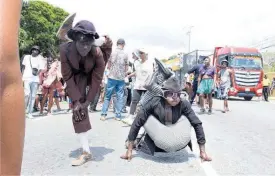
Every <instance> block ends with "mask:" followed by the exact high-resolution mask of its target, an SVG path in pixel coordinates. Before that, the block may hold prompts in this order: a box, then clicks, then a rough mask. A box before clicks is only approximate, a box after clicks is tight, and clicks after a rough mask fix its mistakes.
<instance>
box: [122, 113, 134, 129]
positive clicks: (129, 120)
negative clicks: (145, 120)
mask: <svg viewBox="0 0 275 176" xmlns="http://www.w3.org/2000/svg"><path fill="white" fill-rule="evenodd" d="M122 122H123V123H125V124H127V125H129V126H131V125H132V123H133V122H134V115H129V116H128V117H127V118H125V119H123V120H122Z"/></svg>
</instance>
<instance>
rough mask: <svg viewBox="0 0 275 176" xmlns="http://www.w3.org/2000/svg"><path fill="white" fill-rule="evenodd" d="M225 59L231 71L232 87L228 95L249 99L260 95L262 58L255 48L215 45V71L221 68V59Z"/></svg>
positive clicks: (261, 88) (261, 89) (261, 87)
mask: <svg viewBox="0 0 275 176" xmlns="http://www.w3.org/2000/svg"><path fill="white" fill-rule="evenodd" d="M224 59H226V60H227V61H228V64H229V65H228V67H229V69H230V71H231V73H232V77H233V78H232V79H233V80H232V81H233V83H232V85H233V86H232V87H231V88H230V90H229V92H228V95H229V96H233V97H243V98H244V99H245V100H247V101H250V100H252V98H253V97H259V96H262V91H263V84H262V80H263V58H262V55H261V53H260V52H259V51H258V50H257V49H256V48H244V47H216V48H215V51H214V56H213V65H214V66H215V67H216V71H217V73H218V72H219V71H220V70H221V61H222V60H224Z"/></svg>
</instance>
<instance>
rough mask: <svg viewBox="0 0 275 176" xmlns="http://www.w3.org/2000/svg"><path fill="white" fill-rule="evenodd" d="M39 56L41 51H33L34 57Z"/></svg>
mask: <svg viewBox="0 0 275 176" xmlns="http://www.w3.org/2000/svg"><path fill="white" fill-rule="evenodd" d="M38 54H39V51H38V50H37V49H33V50H32V57H36V56H38Z"/></svg>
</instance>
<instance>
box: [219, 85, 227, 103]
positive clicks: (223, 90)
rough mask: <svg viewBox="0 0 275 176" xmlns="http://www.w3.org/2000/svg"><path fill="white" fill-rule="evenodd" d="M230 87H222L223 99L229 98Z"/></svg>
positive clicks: (221, 94)
mask: <svg viewBox="0 0 275 176" xmlns="http://www.w3.org/2000/svg"><path fill="white" fill-rule="evenodd" d="M228 92H229V87H220V98H221V99H222V100H228Z"/></svg>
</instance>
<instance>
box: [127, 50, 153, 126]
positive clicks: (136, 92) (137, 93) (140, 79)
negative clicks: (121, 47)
mask: <svg viewBox="0 0 275 176" xmlns="http://www.w3.org/2000/svg"><path fill="white" fill-rule="evenodd" d="M134 55H135V56H137V58H139V60H140V62H137V63H136V64H135V72H133V73H132V74H130V75H128V76H127V77H128V78H131V77H135V83H134V87H133V91H132V99H131V100H132V102H131V105H130V112H129V115H128V117H127V118H126V119H123V122H124V123H126V124H128V125H130V124H132V122H133V120H134V118H135V112H136V109H137V106H138V103H139V101H140V99H141V97H142V96H143V95H144V93H145V92H146V88H144V85H145V83H146V82H145V81H146V80H147V79H148V78H149V77H150V76H151V75H152V74H153V63H152V62H150V61H149V60H148V52H147V51H145V49H143V48H141V49H138V50H137V51H136V52H135V54H134Z"/></svg>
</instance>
